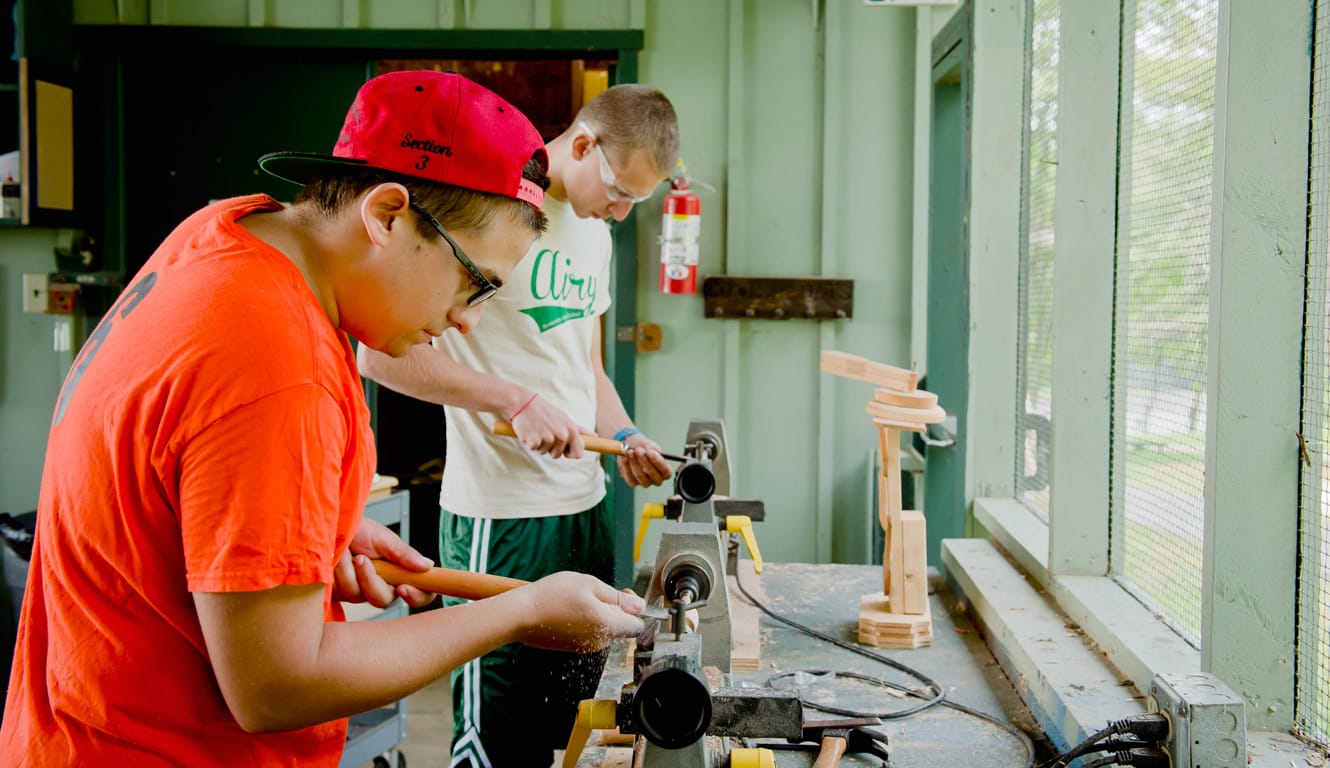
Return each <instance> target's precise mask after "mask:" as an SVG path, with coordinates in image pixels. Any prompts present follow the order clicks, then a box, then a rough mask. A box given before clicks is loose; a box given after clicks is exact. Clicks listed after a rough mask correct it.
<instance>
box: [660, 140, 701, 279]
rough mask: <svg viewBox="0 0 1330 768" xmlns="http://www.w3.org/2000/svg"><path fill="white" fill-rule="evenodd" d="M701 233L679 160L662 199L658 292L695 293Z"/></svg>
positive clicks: (694, 197)
mask: <svg viewBox="0 0 1330 768" xmlns="http://www.w3.org/2000/svg"><path fill="white" fill-rule="evenodd" d="M701 231H702V201H701V200H700V199H698V197H697V195H695V194H693V191H692V190H690V189H689V188H688V170H687V168H685V167H684V164H683V159H682V158H680V160H679V167H678V169H677V170H676V171H675V174H674V178H672V179H670V192H669V194H667V195H666V196H665V214H664V218H663V219H662V220H661V223H660V292H661V293H697V248H698V236H699V235H700V234H701Z"/></svg>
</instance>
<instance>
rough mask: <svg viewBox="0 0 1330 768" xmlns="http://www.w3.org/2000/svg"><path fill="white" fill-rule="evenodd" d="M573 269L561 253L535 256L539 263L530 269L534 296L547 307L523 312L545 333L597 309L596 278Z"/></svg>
mask: <svg viewBox="0 0 1330 768" xmlns="http://www.w3.org/2000/svg"><path fill="white" fill-rule="evenodd" d="M572 265H573V260H572V259H571V258H569V257H567V256H563V255H561V254H560V253H559V252H558V251H552V250H549V249H548V248H547V249H544V250H542V251H540V252H539V253H537V254H536V263H535V264H534V265H533V266H532V267H531V296H532V298H534V299H536V300H537V301H540V302H545V303H543V304H542V305H540V306H537V307H530V308H528V309H524V310H522V314H524V315H527V316H528V317H530V318H531V319H532V320H534V321H536V327H537V328H539V329H540V330H541V332H542V333H544V332H545V331H548V330H549V329H551V328H555V327H558V326H560V325H563V324H564V323H566V322H568V321H569V320H576V319H578V318H579V317H587V316H589V315H591V314H592V311H593V309H594V308H595V306H596V278H595V277H594V276H592V275H578V274H576V273H574V272H573V270H572ZM569 304H580V306H568V305H569Z"/></svg>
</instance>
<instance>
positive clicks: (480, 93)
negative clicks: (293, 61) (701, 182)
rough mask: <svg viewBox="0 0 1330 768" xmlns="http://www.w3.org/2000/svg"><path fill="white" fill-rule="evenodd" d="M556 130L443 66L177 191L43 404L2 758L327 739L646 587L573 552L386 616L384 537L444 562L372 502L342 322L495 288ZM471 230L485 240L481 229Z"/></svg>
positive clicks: (414, 329)
mask: <svg viewBox="0 0 1330 768" xmlns="http://www.w3.org/2000/svg"><path fill="white" fill-rule="evenodd" d="M545 164H546V155H545V150H544V148H543V146H542V144H541V140H540V136H539V135H538V134H537V133H536V131H535V129H534V128H533V127H532V126H531V124H530V123H529V122H528V121H527V120H526V118H525V117H523V116H522V115H521V114H520V113H519V112H517V110H515V109H513V108H512V107H511V106H510V105H508V104H506V103H504V102H503V101H502V100H501V99H499V98H498V97H497V96H495V95H494V94H492V93H490V92H489V91H486V90H485V89H483V88H481V87H480V86H478V85H476V84H474V83H472V82H470V81H468V80H466V79H465V78H462V77H459V76H457V75H452V74H440V73H433V72H397V73H392V74H389V75H383V76H380V77H377V78H374V79H372V80H370V81H369V82H368V83H366V84H365V85H364V86H363V87H362V88H361V89H360V92H359V93H358V94H357V97H356V100H355V102H354V103H353V104H352V106H351V109H350V110H349V112H348V114H347V120H346V123H345V125H344V126H343V129H342V134H341V136H340V138H339V140H338V142H337V144H336V146H335V147H334V149H333V152H332V154H331V155H312V154H301V153H276V154H272V155H265V156H264V157H263V158H261V159H260V166H261V167H262V168H263V169H264V170H266V171H268V172H270V173H272V174H274V175H276V176H279V177H282V178H286V179H289V180H293V181H296V182H298V183H303V184H305V185H306V186H305V187H304V188H303V189H302V190H301V191H300V193H299V194H298V195H297V197H296V200H295V203H294V204H293V205H292V206H290V207H284V206H283V205H282V204H280V203H278V202H276V201H275V200H273V199H272V198H269V197H266V196H262V195H256V196H252V197H244V198H236V199H231V200H224V201H222V202H219V203H216V204H214V205H212V206H209V207H207V208H205V209H203V210H201V211H199V212H197V213H195V214H194V215H192V216H190V217H189V218H188V219H186V220H185V221H184V222H183V223H182V224H181V225H180V226H179V227H177V228H176V230H175V231H174V232H172V233H171V235H170V236H168V237H167V239H166V240H165V241H164V242H163V243H162V245H161V246H160V247H159V248H158V249H157V251H156V252H155V253H154V254H153V256H152V257H151V258H150V259H149V260H148V262H147V263H146V264H145V265H144V266H143V269H142V270H140V271H139V273H138V274H137V275H136V276H135V277H134V278H133V280H131V282H130V286H129V288H128V289H127V290H126V291H125V292H124V293H123V294H122V295H121V296H120V297H119V299H118V300H117V301H116V303H115V305H114V306H113V307H112V308H111V309H110V311H109V312H108V313H107V314H106V316H105V318H104V319H103V320H102V322H101V323H100V324H99V325H98V326H97V328H96V330H95V331H94V332H93V333H92V335H91V336H90V337H89V339H88V341H87V343H86V344H85V346H84V348H83V350H82V351H81V352H80V354H79V356H78V359H77V360H76V361H75V364H74V367H73V368H72V369H71V371H70V374H69V376H68V378H67V380H66V381H65V384H64V387H63V389H62V390H61V393H60V397H59V400H58V402H57V405H56V411H55V414H54V417H53V419H52V426H51V433H50V440H49V443H48V449H47V456H46V463H45V467H44V469H43V474H42V489H41V497H40V501H39V505H38V514H37V521H38V524H37V535H36V541H35V545H34V548H33V554H32V560H31V576H30V577H29V581H28V586H27V590H26V595H25V599H24V606H23V614H22V618H21V621H20V629H19V637H18V646H17V649H16V653H15V656H14V667H13V673H12V675H11V685H10V689H9V693H8V699H7V701H6V705H5V719H4V722H3V724H0V755H4V756H5V760H4V762H5V764H6V765H33V766H37V765H42V766H45V765H52V766H57V765H58V766H66V765H134V766H172V767H174V766H185V765H211V764H216V765H232V766H239V765H255V766H297V765H299V766H335V765H337V763H338V761H339V758H340V755H341V751H342V747H343V745H344V743H345V738H346V723H345V718H346V717H347V716H349V715H351V714H354V713H357V712H362V711H365V710H369V709H372V708H375V707H378V706H382V705H384V704H387V703H389V702H392V701H395V700H397V699H399V698H402V697H403V696H406V695H408V694H410V693H412V692H413V691H416V690H418V689H419V688H421V687H423V686H424V685H426V684H428V683H429V682H431V681H432V680H434V679H436V678H437V677H439V676H441V675H443V674H446V673H447V672H448V671H449V670H451V669H452V668H453V667H455V666H458V665H459V664H462V663H464V662H465V661H467V660H469V659H471V658H474V657H476V656H478V655H480V654H483V653H485V652H487V651H489V650H492V649H494V648H496V647H498V646H500V645H503V644H505V643H510V642H514V641H517V642H525V643H529V644H532V645H535V646H538V647H546V648H553V649H560V650H590V649H596V648H602V647H604V646H605V645H606V644H607V643H608V641H609V640H610V639H611V638H612V637H615V636H631V635H634V634H636V633H637V632H638V631H639V630H640V629H641V626H642V625H641V621H640V619H638V618H637V617H636V616H635V615H633V614H636V613H638V612H640V611H641V609H642V601H641V600H640V598H637V597H636V596H633V595H631V594H627V593H622V592H617V591H615V590H614V589H613V588H612V587H610V586H608V585H607V584H605V583H604V582H601V581H598V580H596V579H593V578H591V577H588V576H584V575H581V574H572V573H561V574H556V575H554V576H550V577H547V578H546V579H542V580H541V581H539V582H536V583H535V584H533V585H531V586H529V587H523V588H520V589H517V590H513V591H511V592H508V593H506V594H504V595H501V596H499V597H495V598H491V599H488V600H482V601H477V602H474V603H470V604H466V605H461V606H456V607H452V608H447V609H444V610H440V611H431V612H427V613H422V614H419V615H415V616H408V617H404V618H400V619H394V620H391V621H381V622H359V623H354V624H347V623H344V622H342V621H341V619H342V616H341V612H340V610H339V603H338V601H341V600H368V601H369V602H371V603H373V604H375V605H379V606H383V605H386V604H387V603H388V602H390V601H391V600H392V599H393V598H394V597H395V596H400V597H402V598H404V599H406V600H407V602H409V603H411V604H413V605H422V604H424V603H425V602H427V601H428V599H429V596H427V595H424V594H423V593H421V592H419V591H417V590H414V589H412V588H410V587H406V586H397V587H393V586H391V585H389V584H387V583H386V582H384V581H383V580H382V579H381V578H379V577H378V576H377V575H376V572H375V569H374V566H373V562H372V559H374V558H385V559H388V560H391V561H394V562H396V563H398V564H399V565H402V566H404V567H407V568H409V569H412V570H423V569H425V568H427V567H429V566H430V562H429V561H428V560H427V559H425V558H424V557H422V556H421V555H420V554H419V553H417V552H415V551H414V550H413V549H411V548H410V547H408V546H407V545H406V544H405V543H404V542H402V541H401V540H400V539H399V538H397V537H396V536H395V535H394V534H392V533H391V532H390V531H388V529H386V528H384V527H383V526H381V525H379V524H377V523H374V522H373V521H371V520H366V519H362V517H361V509H362V507H363V505H364V502H365V498H366V495H367V492H368V488H369V482H370V478H371V476H372V474H373V467H374V463H375V462H374V446H373V439H372V435H371V432H370V429H369V415H368V410H367V408H366V406H365V403H364V399H363V396H362V390H361V382H360V377H359V375H358V374H357V372H356V364H355V355H354V352H353V350H352V346H351V341H350V337H354V338H355V339H357V340H359V342H360V343H361V344H364V345H366V346H368V347H370V348H373V349H376V350H379V351H382V352H385V353H387V354H390V355H394V356H397V355H402V354H404V353H405V352H406V350H407V349H409V348H410V347H411V346H412V345H414V344H418V343H423V342H427V341H429V339H430V338H431V337H434V336H438V335H440V334H442V333H444V332H446V331H448V329H454V330H455V331H456V332H460V333H465V332H467V330H468V329H470V328H471V327H472V325H473V324H474V323H475V322H476V321H478V320H479V317H480V313H481V310H482V306H483V304H482V303H483V301H484V300H485V299H487V298H489V297H490V296H492V295H493V294H494V292H495V290H497V289H498V286H499V285H501V284H502V278H503V277H504V276H506V275H507V274H508V273H509V272H510V271H511V270H512V269H513V267H514V266H515V265H516V263H517V261H518V260H519V259H520V258H521V257H522V255H523V254H524V253H525V251H526V249H527V248H528V247H529V246H530V245H531V243H532V242H533V240H534V239H535V237H536V236H537V235H538V234H539V233H540V232H541V231H542V229H543V227H544V223H545V220H544V216H543V214H542V213H541V203H542V201H543V197H544V186H545V185H546V184H547V183H548V182H547V180H546V179H545ZM468 254H470V256H468Z"/></svg>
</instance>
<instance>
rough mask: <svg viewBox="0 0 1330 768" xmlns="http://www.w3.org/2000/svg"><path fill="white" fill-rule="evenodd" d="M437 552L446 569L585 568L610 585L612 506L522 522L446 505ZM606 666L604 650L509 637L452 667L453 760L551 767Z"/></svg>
mask: <svg viewBox="0 0 1330 768" xmlns="http://www.w3.org/2000/svg"><path fill="white" fill-rule="evenodd" d="M439 559H440V561H441V563H440V564H441V565H443V566H444V567H447V568H460V569H464V570H469V571H473V572H476V573H493V574H497V575H500V576H511V577H513V578H517V579H526V580H528V581H535V580H536V579H539V578H541V577H542V576H548V575H549V574H551V573H555V572H557V571H581V572H583V573H589V574H591V575H593V576H597V577H599V578H600V579H602V580H604V581H606V582H609V583H613V582H614V518H613V513H612V511H611V510H610V509H609V505H608V504H607V502H606V501H601V502H600V503H599V504H597V505H596V506H595V507H592V508H591V509H588V510H586V511H585V512H581V513H578V514H576V515H561V516H558V517H535V518H525V519H520V520H489V519H485V518H474V517H463V516H461V515H454V514H452V513H450V512H448V511H447V510H442V511H441V518H440V522H439ZM460 602H462V601H461V600H458V599H455V598H450V599H447V600H445V604H446V605H455V604H457V603H460ZM604 667H605V653H603V652H601V653H589V654H576V653H561V652H556V651H545V650H540V649H537V648H529V647H527V646H524V645H521V644H512V645H505V646H503V647H501V648H499V649H497V650H495V651H494V652H492V653H489V654H486V655H485V656H482V657H481V658H479V659H475V660H472V661H470V662H468V663H467V664H465V665H464V666H462V667H460V668H458V669H456V670H454V671H453V674H452V689H453V758H452V763H451V766H460V767H463V768H464V767H465V766H471V768H510V767H519V768H520V767H521V766H540V767H541V768H544V766H548V765H549V764H550V763H551V762H552V761H553V759H554V754H553V753H554V750H555V749H563V748H564V747H565V746H567V744H568V734H569V732H570V731H571V730H572V727H573V721H574V720H575V719H576V717H577V704H578V702H580V701H582V700H583V699H589V698H593V697H594V696H595V693H596V687H597V685H598V684H599V682H600V676H601V672H602V671H603V670H604ZM451 766H450V768H451Z"/></svg>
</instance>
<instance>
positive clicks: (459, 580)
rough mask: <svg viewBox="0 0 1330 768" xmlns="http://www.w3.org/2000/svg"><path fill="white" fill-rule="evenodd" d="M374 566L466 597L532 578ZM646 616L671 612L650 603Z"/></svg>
mask: <svg viewBox="0 0 1330 768" xmlns="http://www.w3.org/2000/svg"><path fill="white" fill-rule="evenodd" d="M372 562H373V563H374V570H375V571H377V572H378V574H379V576H380V577H381V578H382V579H383V580H384V581H386V582H388V583H389V584H393V585H397V584H406V585H407V586H411V587H415V588H416V589H420V590H424V591H425V592H433V593H435V594H439V595H448V596H450V597H460V598H462V599H464V600H483V599H484V598H487V597H494V596H495V595H499V594H502V593H504V592H507V591H508V590H510V589H516V588H518V587H523V586H526V585H527V584H530V583H531V582H529V581H523V580H522V579H514V578H510V577H508V576H495V575H494V574H492V573H472V572H471V571H459V570H457V569H455V568H438V567H435V568H430V569H429V570H427V571H408V570H407V569H405V568H403V567H402V566H400V565H398V564H396V563H390V562H388V561H387V560H373V561H372ZM638 615H639V616H641V617H642V618H644V619H664V618H667V617H668V616H669V613H668V612H667V611H666V610H665V609H664V608H661V607H659V606H652V605H648V606H647V607H646V608H645V609H643V611H642V612H641V613H640V614H638Z"/></svg>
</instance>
